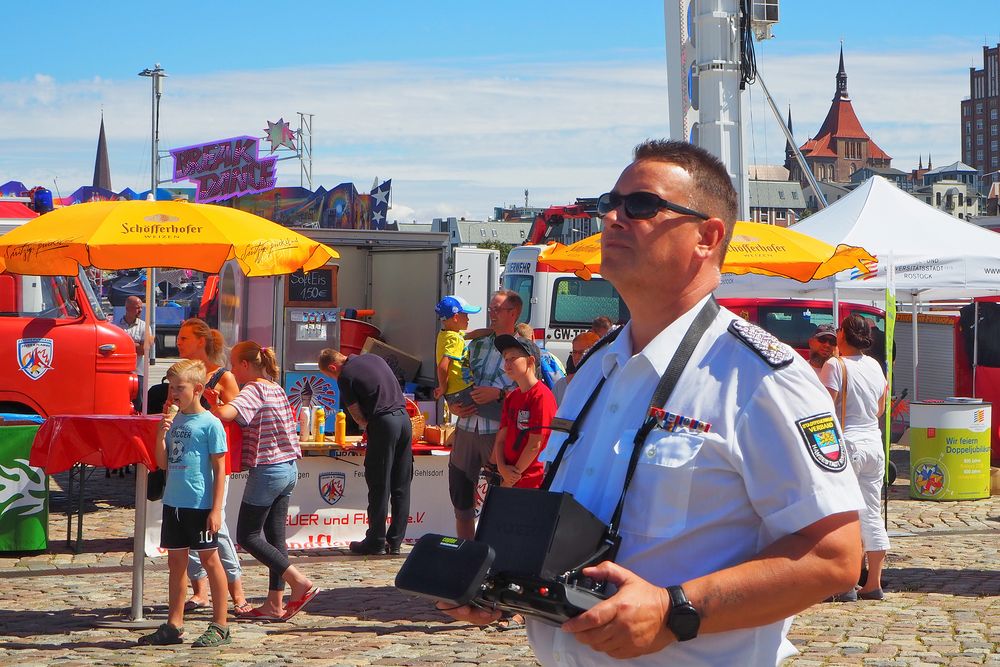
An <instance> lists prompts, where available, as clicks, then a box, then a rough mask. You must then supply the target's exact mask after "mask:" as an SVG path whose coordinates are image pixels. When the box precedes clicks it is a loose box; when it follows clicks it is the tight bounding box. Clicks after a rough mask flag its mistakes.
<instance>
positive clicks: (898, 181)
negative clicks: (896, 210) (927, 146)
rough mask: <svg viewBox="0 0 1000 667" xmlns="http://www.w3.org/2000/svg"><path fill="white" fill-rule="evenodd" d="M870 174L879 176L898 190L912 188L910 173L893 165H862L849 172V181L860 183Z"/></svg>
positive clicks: (870, 175)
mask: <svg viewBox="0 0 1000 667" xmlns="http://www.w3.org/2000/svg"><path fill="white" fill-rule="evenodd" d="M872 176H881V177H882V178H884V179H885V180H887V181H890V182H892V184H893V185H895V186H896V187H897V188H899V189H900V190H905V191H907V192H909V191H911V190H912V189H913V180H912V178H911V177H910V174H908V173H906V172H905V171H900V170H899V169H896V168H895V167H862V168H861V169H858V170H857V171H856V172H854V173H853V174H851V183H853V184H854V185H861V184H862V183H864V182H865V181H867V180H868V179H869V178H871V177H872Z"/></svg>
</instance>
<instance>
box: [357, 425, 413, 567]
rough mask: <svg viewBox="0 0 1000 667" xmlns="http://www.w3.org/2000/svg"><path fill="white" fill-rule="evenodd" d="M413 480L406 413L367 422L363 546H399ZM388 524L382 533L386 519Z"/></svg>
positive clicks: (410, 433) (404, 526) (410, 444)
mask: <svg viewBox="0 0 1000 667" xmlns="http://www.w3.org/2000/svg"><path fill="white" fill-rule="evenodd" d="M412 480H413V436H412V427H411V425H410V418H409V416H408V415H407V414H406V410H397V411H395V412H392V413H390V414H387V415H381V416H379V417H375V418H374V419H372V420H370V421H369V422H368V450H367V452H366V453H365V482H366V483H367V484H368V531H367V532H366V533H365V542H366V543H368V544H369V545H370V546H373V547H375V548H381V547H383V546H384V545H385V543H386V542H388V543H389V545H390V546H399V544H400V543H401V542H402V541H403V537H405V536H406V524H407V521H408V520H409V518H410V482H411V481H412ZM390 509H391V515H392V523H390V524H389V527H388V530H387V529H386V517H387V516H388V515H389V514H390Z"/></svg>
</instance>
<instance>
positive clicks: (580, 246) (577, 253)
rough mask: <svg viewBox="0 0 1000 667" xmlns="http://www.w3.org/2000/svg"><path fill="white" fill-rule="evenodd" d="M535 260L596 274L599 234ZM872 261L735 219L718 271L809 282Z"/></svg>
mask: <svg viewBox="0 0 1000 667" xmlns="http://www.w3.org/2000/svg"><path fill="white" fill-rule="evenodd" d="M538 261H539V262H542V263H543V264H548V265H549V266H551V267H552V268H554V269H556V270H557V271H567V272H572V273H575V274H576V275H578V276H579V277H581V278H584V279H589V278H590V277H591V275H592V274H594V273H600V271H601V235H600V234H599V233H598V234H594V235H593V236H588V237H587V238H585V239H583V240H582V241H577V242H576V243H573V244H571V245H568V246H567V245H563V244H561V243H553V244H550V245H549V246H548V247H547V248H545V249H544V250H542V252H541V254H539V256H538ZM875 263H876V259H875V257H873V256H872V255H870V254H869V253H868V251H866V250H865V249H863V248H857V247H855V246H847V245H839V246H837V247H836V248H834V247H833V246H831V245H830V244H828V243H824V242H823V241H820V240H818V239H814V238H813V237H811V236H807V235H805V234H801V233H799V232H796V231H794V230H792V229H788V228H787V227H777V226H775V225H765V224H762V223H759V222H742V221H740V222H737V223H736V226H735V227H734V228H733V238H732V240H731V241H730V243H729V249H728V250H727V251H726V260H725V262H723V264H722V272H723V273H734V274H744V273H756V274H760V275H764V276H777V277H779V278H792V279H794V280H798V281H800V282H808V281H810V280H817V279H819V278H826V277H828V276H832V275H833V274H835V273H838V272H840V271H843V270H845V269H852V268H857V269H860V270H861V271H864V272H868V271H870V270H871V267H872V266H873V265H874V264H875Z"/></svg>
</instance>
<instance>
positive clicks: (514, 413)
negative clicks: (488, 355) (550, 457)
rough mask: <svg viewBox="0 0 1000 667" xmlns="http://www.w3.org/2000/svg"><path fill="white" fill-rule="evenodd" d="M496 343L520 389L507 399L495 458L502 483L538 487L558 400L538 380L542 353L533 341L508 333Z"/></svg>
mask: <svg viewBox="0 0 1000 667" xmlns="http://www.w3.org/2000/svg"><path fill="white" fill-rule="evenodd" d="M494 344H495V345H496V348H497V349H498V350H499V351H500V352H501V354H503V365H504V371H505V372H506V373H507V375H508V376H509V377H510V379H511V380H513V381H514V382H516V383H517V389H514V390H513V391H511V392H510V393H509V394H507V397H506V398H505V399H504V402H503V413H502V416H501V418H500V430H499V431H498V432H497V438H496V440H495V441H494V443H493V458H494V460H495V461H496V464H497V469H498V471H499V472H500V477H501V479H502V484H501V486H515V487H518V488H524V489H535V488H538V487H539V486H541V484H542V478H543V477H544V476H545V467H544V466H543V465H542V464H541V463H539V461H538V454H539V453H540V452H541V451H542V450H543V449H545V443H546V442H547V441H548V439H549V431H548V426H549V424H550V423H551V422H552V418H553V417H554V416H555V414H556V399H555V396H553V395H552V390H550V389H549V388H548V387H546V386H545V383H544V382H540V381H539V380H538V369H539V367H540V365H541V352H540V351H539V349H538V347H537V346H536V345H535V344H534V343H533V342H531V341H530V340H528V339H526V338H521V337H520V336H510V335H506V334H505V335H501V336H497V337H496V340H495V341H494ZM541 427H545V428H541Z"/></svg>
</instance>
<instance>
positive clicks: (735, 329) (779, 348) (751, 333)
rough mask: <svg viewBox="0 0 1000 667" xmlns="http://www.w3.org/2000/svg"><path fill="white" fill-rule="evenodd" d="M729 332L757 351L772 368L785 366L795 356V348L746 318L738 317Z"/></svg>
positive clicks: (731, 324) (731, 323)
mask: <svg viewBox="0 0 1000 667" xmlns="http://www.w3.org/2000/svg"><path fill="white" fill-rule="evenodd" d="M729 333H731V334H733V335H734V336H736V337H737V338H738V339H739V340H740V341H741V342H742V343H743V344H744V345H746V346H747V347H749V348H750V349H751V350H753V351H754V352H756V353H757V354H758V355H759V356H760V357H761V359H763V360H764V361H766V362H767V363H768V365H769V366H771V368H784V367H785V366H787V365H788V364H790V363H792V360H793V359H794V358H795V350H793V349H792V348H790V347H788V346H787V345H785V344H784V343H782V342H781V341H780V340H778V339H777V338H775V337H774V336H773V335H771V334H769V333H768V332H766V331H764V330H763V329H761V328H760V327H759V326H757V325H756V324H751V323H750V322H747V321H746V320H741V319H739V318H737V319H735V320H733V321H732V322H730V323H729Z"/></svg>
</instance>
